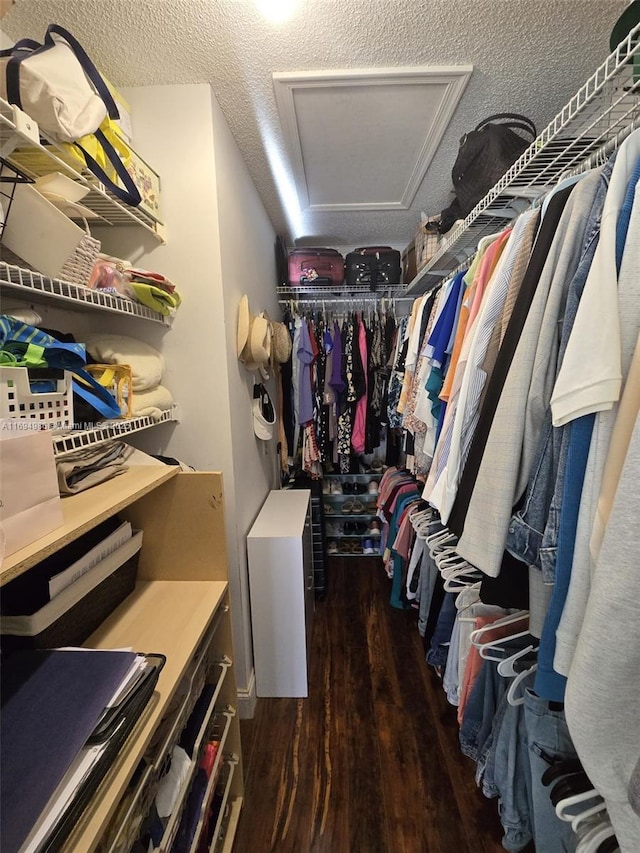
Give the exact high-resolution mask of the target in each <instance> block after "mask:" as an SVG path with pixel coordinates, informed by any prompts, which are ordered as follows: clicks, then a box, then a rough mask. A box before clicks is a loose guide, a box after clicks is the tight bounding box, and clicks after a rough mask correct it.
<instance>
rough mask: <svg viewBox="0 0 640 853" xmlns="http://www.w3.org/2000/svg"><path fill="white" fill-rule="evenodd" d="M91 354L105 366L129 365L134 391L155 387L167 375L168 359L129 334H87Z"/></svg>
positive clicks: (87, 344)
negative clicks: (165, 370)
mask: <svg viewBox="0 0 640 853" xmlns="http://www.w3.org/2000/svg"><path fill="white" fill-rule="evenodd" d="M84 344H85V346H86V348H87V352H88V353H89V354H90V355H91V357H92V358H95V359H96V361H98V362H99V363H101V364H128V365H129V366H130V367H131V371H132V374H133V390H134V391H145V390H146V389H148V388H155V387H156V386H157V385H158V384H159V383H160V381H161V379H162V374H163V373H164V368H165V361H164V357H163V356H162V355H161V354H160V353H159V352H158V350H157V349H154V348H153V347H152V346H149V344H146V343H144V342H143V341H138V340H136V339H135V338H128V337H126V336H125V335H87V336H86V337H85V340H84Z"/></svg>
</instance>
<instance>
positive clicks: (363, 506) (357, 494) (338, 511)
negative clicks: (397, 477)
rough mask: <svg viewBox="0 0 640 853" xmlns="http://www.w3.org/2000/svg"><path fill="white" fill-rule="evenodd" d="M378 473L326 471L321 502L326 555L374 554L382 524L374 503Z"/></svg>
mask: <svg viewBox="0 0 640 853" xmlns="http://www.w3.org/2000/svg"><path fill="white" fill-rule="evenodd" d="M381 476H382V475H381V473H380V472H375V473H374V472H372V473H367V474H325V477H324V479H323V481H322V504H323V510H324V520H325V535H326V539H327V549H326V553H327V556H328V557H376V556H378V555H379V553H380V535H381V529H382V524H381V522H380V520H379V518H378V516H377V511H376V502H377V500H378V489H379V484H380V477H381Z"/></svg>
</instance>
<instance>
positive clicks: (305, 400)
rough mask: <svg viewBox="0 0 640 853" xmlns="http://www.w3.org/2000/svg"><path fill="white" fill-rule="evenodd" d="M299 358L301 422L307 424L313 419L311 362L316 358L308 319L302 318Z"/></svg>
mask: <svg viewBox="0 0 640 853" xmlns="http://www.w3.org/2000/svg"><path fill="white" fill-rule="evenodd" d="M298 358H299V359H300V411H299V414H300V424H306V423H308V421H312V420H313V397H312V395H311V364H312V363H313V359H314V358H315V356H314V354H313V349H312V348H311V338H310V337H309V326H308V324H307V321H306V320H304V319H303V320H302V327H301V328H300V345H299V346H298Z"/></svg>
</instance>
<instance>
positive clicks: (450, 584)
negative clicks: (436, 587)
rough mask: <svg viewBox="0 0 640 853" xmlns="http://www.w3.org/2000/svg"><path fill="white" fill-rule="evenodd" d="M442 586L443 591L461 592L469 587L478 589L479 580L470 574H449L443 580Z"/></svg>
mask: <svg viewBox="0 0 640 853" xmlns="http://www.w3.org/2000/svg"><path fill="white" fill-rule="evenodd" d="M443 587H444V591H445V592H463V590H465V589H470V588H473V589H478V590H479V589H480V581H479V580H478V579H477V578H476V577H474V576H472V575H466V574H459V575H451V576H450V577H448V578H447V579H446V580H445V582H444V584H443Z"/></svg>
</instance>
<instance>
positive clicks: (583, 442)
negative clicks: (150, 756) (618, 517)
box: [534, 414, 595, 702]
mask: <svg viewBox="0 0 640 853" xmlns="http://www.w3.org/2000/svg"><path fill="white" fill-rule="evenodd" d="M594 424H595V415H594V414H591V415H583V416H582V417H581V418H577V419H576V420H575V421H572V422H571V423H569V424H567V430H566V434H567V435H568V436H569V452H568V454H567V467H566V473H565V479H564V490H563V493H562V517H561V519H560V532H559V533H558V561H557V564H556V582H555V584H554V586H553V592H552V594H551V601H550V602H549V608H548V610H547V615H546V618H545V620H544V627H543V629H542V636H541V637H540V650H539V652H538V671H537V673H536V681H535V687H534V689H535V691H536V693H537V694H538V696H541V697H542V698H543V699H550V700H553V701H555V702H564V692H565V688H566V686H567V679H566V678H565V676H564V675H560V673H558V672H555V670H554V668H553V658H554V655H555V653H556V630H557V628H558V625H559V624H560V619H561V618H562V611H563V610H564V604H565V601H566V600H567V593H568V592H569V582H570V580H571V569H572V566H573V552H574V548H575V542H576V529H577V527H578V512H579V510H580V496H581V494H582V486H583V483H584V475H585V471H586V468H587V458H588V456H589V446H590V444H591V434H592V432H593V427H594Z"/></svg>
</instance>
